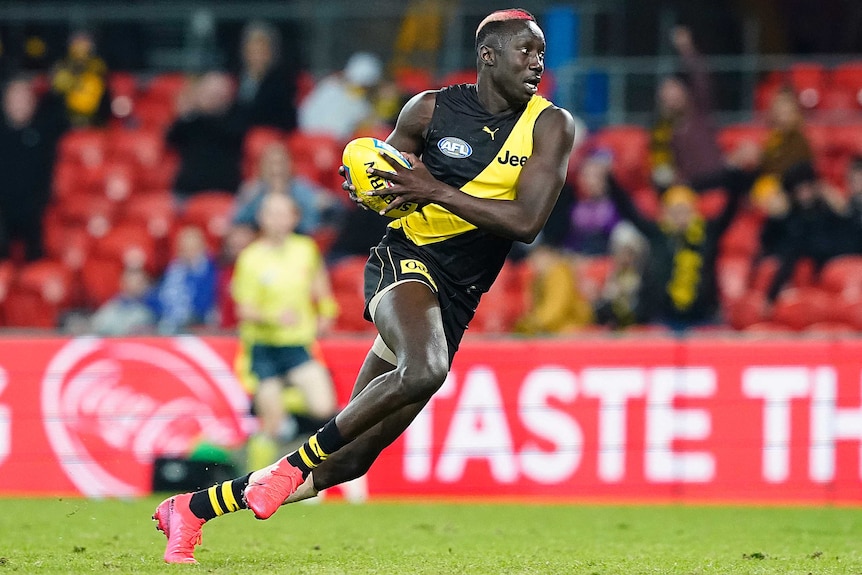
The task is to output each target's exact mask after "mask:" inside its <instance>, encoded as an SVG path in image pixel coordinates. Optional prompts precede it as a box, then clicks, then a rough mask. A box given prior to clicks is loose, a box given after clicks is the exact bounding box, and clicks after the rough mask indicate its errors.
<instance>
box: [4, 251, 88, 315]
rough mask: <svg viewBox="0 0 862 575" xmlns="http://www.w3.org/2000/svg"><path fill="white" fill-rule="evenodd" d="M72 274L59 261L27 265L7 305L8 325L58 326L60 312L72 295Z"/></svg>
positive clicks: (5, 311) (40, 261) (13, 288)
mask: <svg viewBox="0 0 862 575" xmlns="http://www.w3.org/2000/svg"><path fill="white" fill-rule="evenodd" d="M71 287H72V274H71V272H70V271H69V270H68V269H67V268H66V267H65V266H64V265H63V264H62V263H60V262H57V261H53V260H47V259H46V260H39V261H36V262H33V263H30V264H28V265H26V266H25V267H24V268H22V269H21V270H20V272H19V273H18V279H17V281H16V282H15V284H14V286H13V287H12V288H11V290H10V292H9V294H8V296H7V297H6V300H5V302H4V319H5V322H6V325H9V326H14V327H40V328H54V327H57V324H58V319H59V314H60V311H61V310H62V309H63V306H64V305H65V304H66V303H67V302H68V301H69V299H70V296H71V293H72V291H71Z"/></svg>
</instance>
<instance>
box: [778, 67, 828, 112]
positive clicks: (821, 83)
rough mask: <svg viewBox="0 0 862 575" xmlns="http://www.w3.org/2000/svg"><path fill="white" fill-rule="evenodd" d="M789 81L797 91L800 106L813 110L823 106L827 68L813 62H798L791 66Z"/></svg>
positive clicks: (788, 75) (788, 74)
mask: <svg viewBox="0 0 862 575" xmlns="http://www.w3.org/2000/svg"><path fill="white" fill-rule="evenodd" d="M787 79H788V81H789V82H790V85H791V86H792V87H793V89H794V90H795V91H796V95H797V97H798V99H799V104H800V105H801V106H802V107H803V108H807V109H813V108H817V107H819V106H820V104H821V99H822V97H823V91H824V88H825V87H826V84H827V72H826V68H825V67H824V66H823V65H822V64H817V63H813V62H798V63H796V64H793V65H791V66H790V70H788V72H787Z"/></svg>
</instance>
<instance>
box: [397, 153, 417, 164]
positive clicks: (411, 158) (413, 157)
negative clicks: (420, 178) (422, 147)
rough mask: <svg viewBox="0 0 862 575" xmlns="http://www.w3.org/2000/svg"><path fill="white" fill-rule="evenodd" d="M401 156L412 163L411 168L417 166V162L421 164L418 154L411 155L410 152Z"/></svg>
mask: <svg viewBox="0 0 862 575" xmlns="http://www.w3.org/2000/svg"><path fill="white" fill-rule="evenodd" d="M401 155H402V156H404V158H405V159H406V160H407V161H408V162H409V163H410V165H411V166H415V165H416V164H417V162H419V158H418V157H417V156H416V154H411V153H410V152H401Z"/></svg>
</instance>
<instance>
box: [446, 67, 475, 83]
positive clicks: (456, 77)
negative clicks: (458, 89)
mask: <svg viewBox="0 0 862 575" xmlns="http://www.w3.org/2000/svg"><path fill="white" fill-rule="evenodd" d="M439 83H440V85H441V86H452V85H454V84H475V83H476V69H475V68H464V69H463V70H455V71H454V72H449V73H448V74H446V75H444V76H443V77H442V78H440V82H439Z"/></svg>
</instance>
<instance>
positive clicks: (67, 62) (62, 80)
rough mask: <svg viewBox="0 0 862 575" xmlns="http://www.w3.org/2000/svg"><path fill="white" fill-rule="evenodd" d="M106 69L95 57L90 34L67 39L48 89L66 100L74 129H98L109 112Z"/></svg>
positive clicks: (85, 33) (67, 110)
mask: <svg viewBox="0 0 862 575" xmlns="http://www.w3.org/2000/svg"><path fill="white" fill-rule="evenodd" d="M107 76H108V68H107V66H106V65H105V62H104V60H102V59H101V58H99V57H98V56H97V55H96V44H95V42H94V41H93V37H92V36H91V35H90V33H89V32H86V31H83V30H79V31H77V32H75V33H74V34H72V36H71V37H70V38H69V48H68V52H67V54H66V57H65V58H63V59H62V60H60V62H58V63H57V65H56V66H55V67H54V70H53V72H52V78H51V86H52V87H53V89H54V91H55V92H57V93H58V94H60V95H62V96H63V97H64V98H65V101H66V112H67V114H68V116H69V121H70V123H71V124H72V125H73V126H101V125H103V124H104V123H105V122H107V120H108V118H109V117H110V113H111V101H110V96H109V94H108V80H107Z"/></svg>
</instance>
